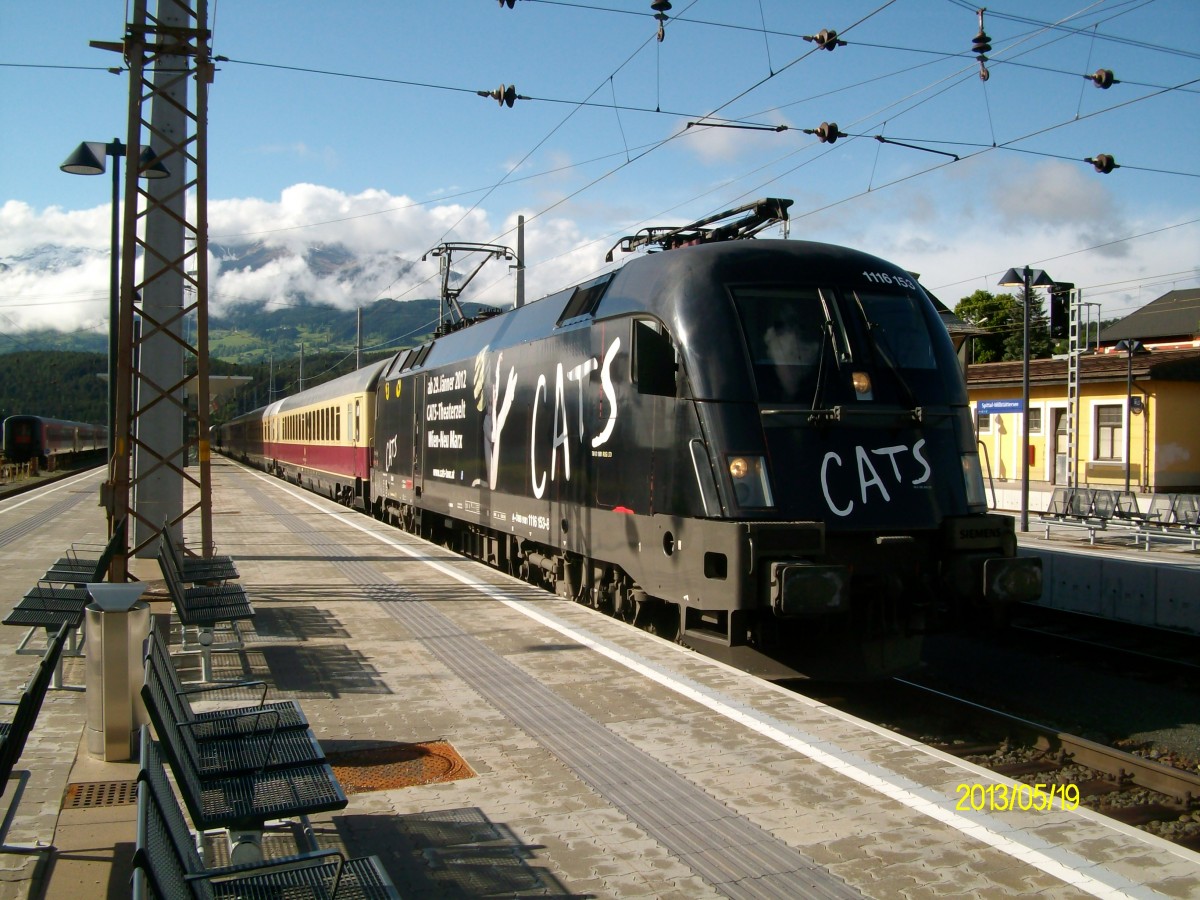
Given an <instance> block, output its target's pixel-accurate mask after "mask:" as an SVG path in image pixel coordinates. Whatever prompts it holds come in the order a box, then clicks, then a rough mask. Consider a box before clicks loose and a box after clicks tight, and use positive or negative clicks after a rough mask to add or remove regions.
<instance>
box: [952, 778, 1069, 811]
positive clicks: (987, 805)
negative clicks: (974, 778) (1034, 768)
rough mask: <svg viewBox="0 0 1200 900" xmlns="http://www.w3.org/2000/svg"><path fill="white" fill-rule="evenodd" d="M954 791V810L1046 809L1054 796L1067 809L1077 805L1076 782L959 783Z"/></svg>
mask: <svg viewBox="0 0 1200 900" xmlns="http://www.w3.org/2000/svg"><path fill="white" fill-rule="evenodd" d="M954 792H955V793H956V794H958V803H957V804H955V807H954V808H955V809H956V810H961V811H966V810H975V811H977V812H978V811H981V810H985V809H986V810H990V811H992V812H1007V811H1009V810H1013V809H1019V810H1024V811H1029V810H1038V811H1041V810H1047V809H1051V808H1053V806H1054V798H1055V797H1057V798H1058V799H1059V801H1060V802H1061V803H1062V808H1063V809H1067V810H1072V809H1078V808H1079V785H1077V784H1020V783H1018V784H966V783H964V784H960V785H958V786H957V787H956V788H955V789H954Z"/></svg>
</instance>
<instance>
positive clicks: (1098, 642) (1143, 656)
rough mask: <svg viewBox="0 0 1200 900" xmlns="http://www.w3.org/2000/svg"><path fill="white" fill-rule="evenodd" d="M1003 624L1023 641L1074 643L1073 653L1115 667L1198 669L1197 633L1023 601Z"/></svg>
mask: <svg viewBox="0 0 1200 900" xmlns="http://www.w3.org/2000/svg"><path fill="white" fill-rule="evenodd" d="M1009 628H1010V629H1011V630H1013V631H1014V632H1016V633H1019V634H1020V635H1021V636H1022V639H1023V640H1026V641H1028V640H1034V639H1036V640H1040V641H1043V642H1045V643H1046V644H1047V645H1049V644H1051V643H1058V644H1061V645H1064V646H1068V645H1070V646H1074V647H1075V648H1076V649H1077V651H1078V652H1079V653H1087V654H1092V655H1093V657H1094V656H1095V654H1096V652H1097V651H1100V652H1102V653H1105V654H1108V655H1110V656H1111V657H1112V662H1113V664H1114V665H1116V666H1121V667H1122V668H1126V667H1129V666H1134V667H1138V668H1146V667H1156V671H1158V672H1159V673H1160V674H1161V673H1163V672H1167V671H1169V670H1171V669H1174V670H1178V671H1180V672H1184V673H1189V674H1190V675H1191V676H1193V677H1194V676H1195V675H1196V674H1197V673H1200V635H1193V634H1186V633H1182V632H1176V631H1168V630H1165V629H1159V628H1147V627H1145V626H1141V625H1132V624H1130V623H1127V622H1118V621H1112V620H1108V619H1101V618H1097V617H1095V616H1087V615H1082V614H1078V613H1070V612H1064V611H1061V610H1054V609H1045V608H1039V607H1036V606H1032V605H1028V604H1023V605H1022V607H1021V609H1020V611H1019V613H1018V614H1017V615H1016V617H1014V619H1013V621H1012V622H1010V624H1009Z"/></svg>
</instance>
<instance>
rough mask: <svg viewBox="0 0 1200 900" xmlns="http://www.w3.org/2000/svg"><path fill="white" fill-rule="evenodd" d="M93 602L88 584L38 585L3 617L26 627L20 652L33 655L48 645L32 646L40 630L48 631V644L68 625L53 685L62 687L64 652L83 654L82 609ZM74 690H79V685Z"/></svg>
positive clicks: (4, 622)
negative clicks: (68, 585)
mask: <svg viewBox="0 0 1200 900" xmlns="http://www.w3.org/2000/svg"><path fill="white" fill-rule="evenodd" d="M90 602H91V596H90V595H89V594H88V592H87V590H86V589H85V588H76V587H72V588H61V587H50V586H47V585H40V584H39V585H38V586H37V587H35V588H33V589H31V590H30V591H29V592H28V593H27V594H25V596H24V597H22V598H21V599H20V600H19V601H18V602H17V604H16V606H14V607H13V608H12V609H11V610H10V611H9V613H8V615H6V616H5V617H4V619H3V624H5V625H13V626H16V627H17V628H24V629H25V634H24V635H23V636H22V637H21V640H19V641H18V642H17V649H16V652H17V653H21V654H27V655H31V656H42V655H44V654H45V652H46V648H45V647H41V648H39V647H31V646H29V644H30V642H31V641H32V640H33V636H34V635H35V634H37V633H38V631H39V630H41V631H44V632H45V634H46V647H49V645H50V643H51V641H52V640H53V639H54V635H55V634H57V633H58V631H59V630H60V629H61V628H62V627H63V626H66V627H67V642H66V645H65V647H64V649H63V651H62V652H61V653H60V654H59V655H58V660H57V662H56V663H55V667H54V677H53V680H52V681H51V685H50V686H51V687H53V688H55V689H63V688H64V687H65V685H63V680H62V660H63V657H64V656H82V655H83V627H82V626H83V611H84V608H85V607H86V606H87V605H88V603H90ZM71 689H72V690H80V688H78V687H74V688H71Z"/></svg>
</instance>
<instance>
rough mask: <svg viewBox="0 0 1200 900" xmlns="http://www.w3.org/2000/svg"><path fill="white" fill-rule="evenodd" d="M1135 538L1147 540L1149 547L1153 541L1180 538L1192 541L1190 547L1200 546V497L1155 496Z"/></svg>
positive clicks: (1178, 495) (1186, 541)
mask: <svg viewBox="0 0 1200 900" xmlns="http://www.w3.org/2000/svg"><path fill="white" fill-rule="evenodd" d="M1135 540H1137V541H1138V542H1139V543H1141V542H1144V543H1145V545H1146V549H1147V550H1149V549H1150V541H1151V540H1161V541H1181V542H1184V543H1188V544H1191V549H1192V550H1195V549H1196V548H1197V546H1198V545H1200V497H1198V496H1197V495H1195V494H1167V495H1162V494H1158V495H1155V496H1154V497H1153V498H1152V499H1151V501H1150V509H1149V511H1148V513H1147V516H1146V521H1144V522H1142V523H1141V525H1140V526H1139V528H1138V530H1137V535H1136V538H1135Z"/></svg>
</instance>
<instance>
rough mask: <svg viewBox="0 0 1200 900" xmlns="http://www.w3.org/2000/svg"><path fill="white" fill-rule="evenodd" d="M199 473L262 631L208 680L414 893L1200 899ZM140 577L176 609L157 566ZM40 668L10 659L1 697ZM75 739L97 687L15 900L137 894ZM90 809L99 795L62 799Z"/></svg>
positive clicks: (1148, 865)
mask: <svg viewBox="0 0 1200 900" xmlns="http://www.w3.org/2000/svg"><path fill="white" fill-rule="evenodd" d="M212 473H213V486H214V491H213V523H214V534H215V537H216V540H217V543H218V545H219V550H220V552H222V553H228V554H231V555H232V556H233V557H234V558H235V559H236V561H237V564H238V566H239V568H240V570H241V583H242V584H243V585H244V586H245V588H246V590H247V592H248V593H249V595H250V597H251V599H252V601H253V603H254V606H255V609H256V611H257V615H256V616H255V619H254V621H253V623H252V624H251V625H250V626H249V627H248V628H246V629H245V647H244V648H243V649H242V650H240V651H238V652H234V653H228V654H218V655H217V656H216V657H215V659H216V674H217V675H218V677H221V678H229V679H233V678H259V679H263V680H265V681H267V683H268V684H269V685H270V697H269V699H295V700H297V701H298V702H299V703H300V704H301V706H302V708H303V709H304V711H305V713H306V715H307V717H308V719H309V720H310V722H311V723H312V725H313V728H314V730H315V732H316V733H317V736H318V738H319V739H320V741H321V744H322V747H323V749H324V750H325V751H326V753H327V754H328V755H329V756H330V758H331V762H333V763H334V765H335V771H336V772H337V773H338V774H339V778H342V779H343V785H344V786H346V787H347V793H348V794H349V805H348V806H347V807H346V808H345V809H343V810H340V811H337V812H333V813H326V814H321V815H317V816H314V817H313V818H312V820H311V832H310V833H311V835H312V836H313V839H315V841H316V842H317V843H318V844H319V845H320V846H327V847H338V848H341V849H344V850H345V851H346V853H347V855H352V856H360V855H366V854H376V855H378V856H379V858H380V860H381V862H382V864H383V866H384V868H385V869H386V870H387V872H388V874H389V876H390V877H391V879H392V881H393V882H394V883H395V885H396V887H397V888H398V890H399V892H400V894H401V896H402V897H406V898H412V897H425V898H432V897H484V896H522V897H526V896H551V897H667V898H703V897H781V898H797V897H830V898H838V897H846V898H850V897H877V898H890V897H965V896H974V897H1001V896H1011V895H1027V894H1037V895H1039V896H1044V897H1055V898H1058V897H1062V898H1067V897H1087V896H1092V897H1153V896H1166V897H1196V896H1200V854H1196V853H1193V852H1190V851H1187V850H1184V849H1182V848H1180V847H1177V846H1175V845H1172V844H1170V843H1167V842H1165V841H1163V840H1161V839H1158V838H1156V837H1154V836H1151V835H1148V834H1146V833H1144V832H1141V831H1138V830H1137V829H1134V828H1131V827H1127V826H1123V825H1120V824H1117V823H1114V822H1111V821H1109V820H1106V819H1103V818H1101V817H1099V816H1097V815H1095V814H1093V813H1092V812H1090V811H1088V810H1086V809H1084V808H1079V809H1075V810H1069V809H1065V808H1063V807H1062V805H1061V803H1060V802H1059V801H1058V799H1057V798H1056V800H1055V802H1054V804H1053V807H1052V808H1050V809H1045V810H1028V811H1021V810H1020V809H1019V808H1017V809H1013V810H999V809H983V810H972V809H971V808H970V803H969V802H967V803H964V796H967V797H969V796H970V795H971V789H972V786H975V785H979V786H981V788H982V789H983V790H979V791H975V794H976V795H979V794H981V793H983V792H984V791H986V789H987V787H988V786H989V785H1007V786H1009V787H1010V788H1011V786H1012V785H1013V784H1014V783H1013V782H1010V781H1008V780H1007V779H1004V778H1002V777H999V776H996V775H994V774H992V773H990V772H987V771H985V770H983V769H979V768H977V767H974V766H972V765H970V764H968V763H964V762H962V761H960V760H958V759H955V758H953V757H949V756H946V755H944V754H941V753H938V752H937V751H934V750H931V749H929V748H926V747H924V746H922V745H920V744H918V743H915V742H913V741H911V740H908V739H906V738H903V737H899V736H897V735H895V734H892V733H891V732H889V731H887V730H886V729H883V728H881V727H878V726H875V725H872V724H869V723H866V722H863V721H860V720H858V719H855V718H854V717H852V716H849V715H846V714H844V713H841V712H839V711H836V710H834V709H831V708H829V707H827V706H824V705H822V704H820V703H818V702H816V701H813V700H811V699H809V698H806V697H804V696H802V695H800V694H796V693H793V692H792V691H789V690H785V689H784V688H782V687H780V686H777V685H775V684H772V683H770V682H768V681H764V680H762V679H760V678H756V677H754V676H752V675H748V674H746V673H743V672H740V671H737V670H735V669H733V668H730V667H728V666H726V665H723V664H721V663H719V662H716V661H714V660H711V659H709V658H707V657H705V656H702V655H700V654H697V653H694V652H690V651H687V650H685V649H683V648H681V647H679V646H677V645H674V644H672V643H669V642H666V641H663V640H661V639H658V638H656V637H654V636H652V635H649V634H646V633H644V632H641V631H638V630H636V629H633V628H631V627H629V626H627V625H624V624H622V623H620V622H618V621H615V620H613V619H610V618H608V617H605V616H603V615H600V614H598V613H595V612H593V611H591V610H589V609H587V608H585V607H582V606H579V605H576V604H571V603H568V602H566V601H563V600H559V599H556V598H554V597H552V596H550V595H548V594H545V593H543V592H540V591H537V590H535V589H533V588H530V587H528V586H525V585H523V584H521V583H520V582H516V581H514V580H512V579H509V578H507V577H506V576H504V575H502V574H500V573H497V572H494V571H491V570H488V569H486V568H483V567H480V566H478V565H477V564H474V563H471V562H468V561H466V560H463V559H460V558H459V557H456V556H455V555H453V554H451V553H450V552H449V551H447V550H444V549H442V548H439V547H436V546H433V545H430V544H427V543H425V542H423V541H420V540H417V539H415V538H412V537H411V536H408V535H405V534H403V533H401V532H398V531H396V530H394V529H391V528H389V527H387V526H385V525H383V524H382V523H378V522H375V521H373V520H371V519H369V518H367V517H365V516H362V515H360V514H358V513H354V512H352V511H348V510H346V509H345V508H344V507H340V506H337V505H335V504H333V503H330V502H328V501H326V500H323V499H322V498H319V497H316V496H314V495H312V494H309V493H306V492H303V491H301V490H299V489H298V488H296V487H294V486H292V485H287V484H285V483H283V482H281V481H279V480H277V479H273V478H269V477H266V476H264V475H262V474H261V473H257V472H254V471H252V470H248V469H244V468H241V467H239V466H236V465H234V464H232V463H230V462H229V461H227V460H223V459H215V460H214V461H213V466H212ZM101 477H102V476H101V473H100V472H95V473H92V474H88V475H84V476H81V477H78V478H74V479H68V480H65V481H62V482H59V483H57V484H55V485H53V486H51V487H48V488H46V489H44V490H39V491H36V492H33V493H29V494H24V495H21V496H18V497H14V498H10V499H7V500H2V501H0V565H2V566H3V568H4V571H5V573H6V577H5V584H6V586H7V588H8V590H9V595H8V597H7V598H6V599H5V604H6V609H7V607H11V605H12V604H13V603H15V602H16V600H18V599H19V598H20V596H21V594H22V593H23V592H24V590H25V589H26V588H27V587H28V586H32V585H33V584H34V583H35V582H36V580H37V578H38V577H39V576H40V575H41V573H42V572H43V571H44V570H45V568H46V566H47V565H49V563H51V562H53V561H54V559H56V558H57V557H58V556H59V555H61V554H62V552H63V550H64V549H65V548H66V547H67V546H69V545H70V544H71V543H72V542H73V541H81V540H86V541H101V540H102V539H103V537H104V534H105V522H104V516H103V512H102V510H101V509H100V508H99V506H98V505H97V498H98V495H99V482H100V479H101ZM189 537H190V538H192V539H193V540H194V539H195V536H194V535H191V534H189ZM134 570H135V573H136V574H138V575H139V577H141V578H143V579H144V580H145V581H147V582H148V585H147V587H148V589H149V592H150V595H151V597H152V598H153V597H155V596H159V595H160V591H161V587H162V583H161V581H160V580H159V579H160V578H161V576H160V575H159V574H158V571H157V565H156V563H155V562H154V561H153V560H137V561H135V569H134ZM154 605H155V607H156V608H155V613H156V615H157V614H158V613H159V612H165V611H166V607H165V604H159V603H155V604H154ZM7 631H8V633H9V638H8V640H9V646H10V648H13V649H15V647H16V645H17V642H18V640H19V638H20V636H21V634H20V632H19V630H18V629H15V628H10V629H7ZM172 650H173V651H174V652H175V653H177V654H178V651H179V647H178V645H176V646H174V647H172ZM178 659H179V666H180V671H181V674H182V675H183V676H184V678H185V680H194V679H196V678H197V677H198V676H199V671H200V664H199V660H198V659H197V658H195V657H183V656H180V657H179V658H178ZM34 662H35V660H34V659H33V658H32V657H29V656H22V655H17V654H15V653H12V652H9V653H3V652H0V696H4V697H12V696H15V695H16V693H17V692H18V691H19V689H20V686H21V684H22V683H23V681H24V680H25V679H26V678H27V677H28V675H29V673H30V672H31V671H32V669H33V664H34ZM83 677H84V670H83V663H82V661H80V660H78V659H71V660H68V664H67V666H66V671H65V680H66V682H67V683H68V684H69V685H70V684H76V685H77V684H80V683H81V682H82V681H83ZM250 699H251V695H250V693H249V692H245V693H244V694H243V695H242V696H241V697H239V698H238V702H239V703H241V704H245V703H247V702H249V701H250ZM85 728H86V704H85V696H84V694H83V693H81V692H79V691H74V690H58V691H51V693H50V695H49V696H48V697H47V699H46V702H45V704H44V706H43V708H42V712H41V715H40V717H39V720H38V723H37V726H36V727H35V729H34V732H33V735H32V737H31V738H30V740H29V742H28V744H27V746H26V749H25V753H24V755H23V756H22V758H21V761H20V762H19V763H18V770H20V771H24V772H28V778H27V780H26V781H25V782H24V784H23V789H22V790H20V792H19V796H18V792H17V791H16V787H17V783H16V779H15V778H14V780H13V781H11V782H10V783H9V785H8V788H7V789H6V791H5V793H4V796H3V797H0V808H4V809H7V808H8V807H9V805H10V804H11V803H12V802H13V801H14V800H15V801H16V806H15V812H14V814H13V816H12V818H11V822H10V823H9V825H10V827H9V828H8V832H7V834H6V835H5V837H4V842H5V844H6V847H5V849H6V850H8V851H9V852H5V853H4V854H2V855H0V900H4V898H9V897H14V898H16V897H20V898H25V897H47V898H55V900H56V898H67V897H73V898H75V897H81V896H83V897H101V896H110V897H125V896H128V891H129V879H130V860H131V858H132V851H133V846H134V841H135V808H134V806H133V805H132V803H131V802H129V801H130V799H131V798H129V797H128V785H129V783H130V782H132V780H133V779H134V778H135V777H136V771H137V765H136V763H133V762H103V761H99V760H96V759H94V758H92V757H91V756H90V754H89V753H88V750H87V744H86V740H85V734H84V732H85ZM351 784H355V785H356V788H355V790H357V788H362V790H361V791H359V792H353V793H352V792H351V788H350V787H349V786H350V785H351ZM122 785H124V786H125V787H124V788H122V787H121V786H122ZM80 786H99V787H101V788H104V790H99V791H88V790H85V789H82V788H81V787H80ZM964 786H966V787H965V791H964ZM89 793H92V794H96V793H99V794H105V795H106V796H109V797H111V798H112V799H111V802H100V803H88V802H84V803H82V804H75V803H74V798H77V797H79V796H82V795H87V794H89ZM996 793H997V792H993V796H995V795H996ZM963 806H965V807H966V808H959V807H963ZM298 833H299V829H298V828H296V827H295V826H294V824H292V823H281V824H280V826H279V827H278V828H273V829H272V830H271V831H270V832H269V833H268V836H267V840H266V841H265V842H264V847H265V848H266V849H267V851H268V853H275V852H279V853H284V852H294V850H295V848H296V842H297V840H298V838H297V834H298ZM219 842H220V836H219V835H217V836H210V837H209V838H208V840H207V841H206V843H208V844H209V845H210V846H215V845H218V844H219Z"/></svg>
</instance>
